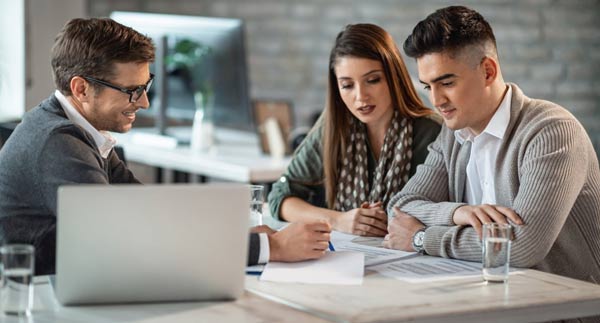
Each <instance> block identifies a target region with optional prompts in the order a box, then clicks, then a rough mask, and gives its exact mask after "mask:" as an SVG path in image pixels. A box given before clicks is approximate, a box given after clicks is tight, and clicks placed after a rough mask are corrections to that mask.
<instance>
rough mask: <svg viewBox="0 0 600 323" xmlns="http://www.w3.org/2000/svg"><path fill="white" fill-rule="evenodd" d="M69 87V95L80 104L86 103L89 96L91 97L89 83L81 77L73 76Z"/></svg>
mask: <svg viewBox="0 0 600 323" xmlns="http://www.w3.org/2000/svg"><path fill="white" fill-rule="evenodd" d="M69 86H70V87H71V93H73V97H75V98H76V99H77V100H79V101H80V102H88V101H89V98H90V96H91V95H92V93H91V92H92V91H93V90H92V88H91V86H90V83H88V81H86V80H85V79H84V78H83V77H81V76H74V77H72V78H71V82H70V84H69Z"/></svg>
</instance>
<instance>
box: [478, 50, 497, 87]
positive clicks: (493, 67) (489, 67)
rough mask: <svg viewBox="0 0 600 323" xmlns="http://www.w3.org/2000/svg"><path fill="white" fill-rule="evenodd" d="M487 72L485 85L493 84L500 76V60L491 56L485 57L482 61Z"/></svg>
mask: <svg viewBox="0 0 600 323" xmlns="http://www.w3.org/2000/svg"><path fill="white" fill-rule="evenodd" d="M481 65H482V67H483V72H484V73H485V85H490V84H492V83H493V82H494V81H495V80H496V78H497V77H498V62H496V61H495V60H494V59H493V58H491V57H488V56H486V57H484V58H483V60H482V61H481Z"/></svg>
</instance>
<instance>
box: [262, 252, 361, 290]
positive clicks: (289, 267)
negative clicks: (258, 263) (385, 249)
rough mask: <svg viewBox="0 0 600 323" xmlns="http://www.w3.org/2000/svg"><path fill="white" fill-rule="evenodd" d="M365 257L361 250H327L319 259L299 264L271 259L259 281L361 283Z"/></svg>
mask: <svg viewBox="0 0 600 323" xmlns="http://www.w3.org/2000/svg"><path fill="white" fill-rule="evenodd" d="M364 260H365V258H364V256H363V254H362V253H359V252H352V251H335V252H327V253H326V254H325V256H323V257H322V258H320V259H316V260H307V261H302V262H296V263H284V262H270V263H268V264H267V265H266V266H265V269H264V271H263V273H262V275H261V276H260V280H263V281H271V282H285V283H305V284H335V285H360V284H362V280H363V275H364V266H365V264H364Z"/></svg>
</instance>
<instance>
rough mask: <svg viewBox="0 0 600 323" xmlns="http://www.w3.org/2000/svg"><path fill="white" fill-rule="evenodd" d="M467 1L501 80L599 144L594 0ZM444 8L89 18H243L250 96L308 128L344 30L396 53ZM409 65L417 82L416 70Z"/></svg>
mask: <svg viewBox="0 0 600 323" xmlns="http://www.w3.org/2000/svg"><path fill="white" fill-rule="evenodd" d="M445 3H447V4H450V3H451V2H445ZM463 3H464V4H465V5H467V6H471V7H473V8H474V9H476V10H478V11H479V12H481V13H482V14H483V15H484V16H485V17H486V18H487V19H488V21H489V22H490V24H491V25H492V27H493V28H494V31H495V33H496V35H497V40H498V46H499V49H500V60H501V66H502V68H503V73H504V76H505V79H506V80H507V81H510V82H515V83H517V84H519V85H520V86H521V87H522V88H523V90H524V91H525V93H526V94H528V95H530V96H532V97H538V98H543V99H547V100H551V101H554V102H557V103H559V104H562V105H564V106H565V107H566V108H567V109H570V110H571V111H572V112H573V113H574V114H575V115H576V116H577V117H579V119H580V120H581V121H582V123H583V124H584V126H585V127H586V128H587V129H588V130H589V132H590V134H591V136H592V137H593V139H592V140H593V141H594V142H595V143H597V144H600V23H599V22H598V19H597V18H598V15H599V13H600V2H599V1H597V0H575V1H572V0H506V1H500V0H484V1H482V0H477V1H475V0H467V1H463ZM444 5H445V4H440V2H439V1H432V0H404V1H396V0H375V1H364V0H302V1H294V0H219V1H214V0H211V1H209V0H146V1H141V0H120V1H114V0H112V1H111V0H95V1H90V2H89V10H90V15H91V16H105V15H108V14H109V13H110V12H111V11H113V10H139V11H152V12H163V13H176V14H189V15H203V16H230V17H237V18H242V19H245V21H246V24H247V25H246V27H247V28H246V31H247V33H246V34H247V49H248V62H249V68H250V81H251V93H252V96H253V97H260V98H278V99H288V100H291V101H292V102H293V103H294V106H295V113H296V120H297V121H298V123H299V124H305V123H306V122H308V119H309V116H310V114H311V113H313V112H315V111H318V110H320V109H321V107H322V106H323V102H324V98H325V84H326V83H325V82H326V75H327V60H328V54H329V50H330V48H331V46H332V44H333V40H334V38H335V35H336V34H337V33H338V32H339V31H340V30H341V29H342V28H343V27H344V26H345V25H346V24H348V23H356V22H372V23H376V24H379V25H381V26H382V27H384V28H386V29H387V30H388V31H389V32H390V33H391V34H392V35H393V36H394V38H395V39H396V41H397V43H398V44H399V46H401V45H402V43H403V42H404V39H405V38H406V37H407V35H408V34H409V33H410V31H411V30H412V28H413V27H414V25H415V24H416V23H417V22H418V21H419V20H421V19H423V18H424V17H425V16H426V15H427V14H429V13H431V12H433V11H434V10H435V9H437V8H438V7H440V6H444ZM407 65H408V66H409V69H410V71H411V73H412V75H413V76H416V68H415V64H414V62H413V61H412V60H407ZM598 150H599V149H597V151H598Z"/></svg>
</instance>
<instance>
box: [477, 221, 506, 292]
mask: <svg viewBox="0 0 600 323" xmlns="http://www.w3.org/2000/svg"><path fill="white" fill-rule="evenodd" d="M511 236H512V227H511V226H510V224H500V223H487V224H484V225H483V237H482V238H483V248H482V262H483V263H482V265H483V266H482V270H483V279H484V280H485V281H487V282H506V281H508V272H509V267H510V244H511V241H510V240H511Z"/></svg>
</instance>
